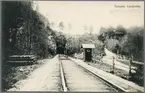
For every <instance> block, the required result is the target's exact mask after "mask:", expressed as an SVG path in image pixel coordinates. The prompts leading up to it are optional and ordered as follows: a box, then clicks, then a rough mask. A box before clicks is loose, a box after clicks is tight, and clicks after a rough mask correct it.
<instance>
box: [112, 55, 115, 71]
mask: <svg viewBox="0 0 145 93" xmlns="http://www.w3.org/2000/svg"><path fill="white" fill-rule="evenodd" d="M114 59H115V57H114V56H113V72H112V73H114V68H115V63H114Z"/></svg>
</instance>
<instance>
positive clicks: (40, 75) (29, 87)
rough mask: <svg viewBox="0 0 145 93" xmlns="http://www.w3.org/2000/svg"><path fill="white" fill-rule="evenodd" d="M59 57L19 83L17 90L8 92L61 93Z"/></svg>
mask: <svg viewBox="0 0 145 93" xmlns="http://www.w3.org/2000/svg"><path fill="white" fill-rule="evenodd" d="M59 84H60V72H59V61H58V55H57V56H55V57H54V58H53V59H51V60H49V61H48V62H46V63H45V64H44V65H43V66H41V67H40V68H38V69H36V70H35V71H34V72H32V73H31V74H30V76H29V77H28V78H27V79H25V80H23V81H20V82H19V86H17V88H16V89H14V88H13V89H10V90H8V91H60V89H61V88H60V85H59Z"/></svg>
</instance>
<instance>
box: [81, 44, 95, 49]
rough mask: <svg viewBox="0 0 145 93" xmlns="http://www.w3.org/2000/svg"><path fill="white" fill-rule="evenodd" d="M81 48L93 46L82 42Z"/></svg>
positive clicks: (93, 46)
mask: <svg viewBox="0 0 145 93" xmlns="http://www.w3.org/2000/svg"><path fill="white" fill-rule="evenodd" d="M81 48H95V45H94V44H82V45H81Z"/></svg>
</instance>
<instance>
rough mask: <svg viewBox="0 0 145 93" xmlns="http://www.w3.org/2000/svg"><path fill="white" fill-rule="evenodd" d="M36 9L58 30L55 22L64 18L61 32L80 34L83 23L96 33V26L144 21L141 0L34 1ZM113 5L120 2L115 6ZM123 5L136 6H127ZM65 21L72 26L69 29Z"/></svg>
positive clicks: (131, 24)
mask: <svg viewBox="0 0 145 93" xmlns="http://www.w3.org/2000/svg"><path fill="white" fill-rule="evenodd" d="M35 3H36V4H37V6H38V11H39V12H40V13H41V14H43V15H44V16H45V17H46V18H47V19H48V20H49V22H53V23H55V25H54V26H53V27H52V28H53V29H55V30H59V31H60V29H59V28H58V25H59V23H60V22H61V21H62V22H64V26H65V28H64V30H63V32H66V33H70V34H83V33H84V32H85V30H84V26H85V25H86V26H88V27H92V29H93V30H92V31H93V33H98V32H99V30H100V27H109V26H113V27H116V26H118V25H123V26H124V27H127V28H128V27H130V26H143V25H144V2H143V1H128V2H127V1H35ZM115 5H117V6H118V5H119V6H121V5H124V6H125V8H118V7H115ZM127 5H138V6H140V7H134V8H128V7H127ZM68 24H71V27H72V29H70V30H69V26H68Z"/></svg>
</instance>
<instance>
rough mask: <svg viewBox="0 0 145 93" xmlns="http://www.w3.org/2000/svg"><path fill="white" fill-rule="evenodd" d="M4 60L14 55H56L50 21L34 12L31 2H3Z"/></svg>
mask: <svg viewBox="0 0 145 93" xmlns="http://www.w3.org/2000/svg"><path fill="white" fill-rule="evenodd" d="M2 19H3V20H2V45H3V46H2V48H3V52H2V53H3V59H5V58H6V57H7V56H9V55H13V54H35V55H37V56H38V57H47V56H48V54H51V55H54V54H55V51H56V44H55V40H54V38H53V37H54V35H55V34H54V33H55V32H54V31H53V30H52V29H51V28H50V26H49V22H48V20H46V18H45V17H44V16H43V15H41V14H39V13H38V12H36V11H35V10H33V8H32V3H31V2H25V1H16V2H13V1H9V2H7V1H3V2H2Z"/></svg>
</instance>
